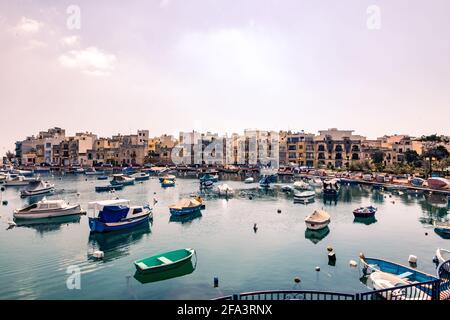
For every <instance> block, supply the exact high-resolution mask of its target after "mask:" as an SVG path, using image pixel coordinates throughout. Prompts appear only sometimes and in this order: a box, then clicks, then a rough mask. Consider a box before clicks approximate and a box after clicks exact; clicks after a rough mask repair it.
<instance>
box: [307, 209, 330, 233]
mask: <svg viewBox="0 0 450 320" xmlns="http://www.w3.org/2000/svg"><path fill="white" fill-rule="evenodd" d="M330 221H331V217H330V215H329V214H328V212H326V211H325V210H315V211H314V212H313V213H312V214H310V215H309V216H307V217H306V218H305V223H306V227H307V228H308V229H310V230H320V229H323V228H325V227H327V226H328V224H329V223H330Z"/></svg>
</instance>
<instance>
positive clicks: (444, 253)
mask: <svg viewBox="0 0 450 320" xmlns="http://www.w3.org/2000/svg"><path fill="white" fill-rule="evenodd" d="M436 260H437V261H438V262H439V263H444V262H446V261H449V260H450V250H446V249H442V248H438V249H437V250H436Z"/></svg>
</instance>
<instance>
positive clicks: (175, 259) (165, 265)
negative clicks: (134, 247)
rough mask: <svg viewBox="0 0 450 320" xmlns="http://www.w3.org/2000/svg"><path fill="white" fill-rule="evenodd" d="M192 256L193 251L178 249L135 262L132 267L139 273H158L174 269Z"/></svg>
mask: <svg viewBox="0 0 450 320" xmlns="http://www.w3.org/2000/svg"><path fill="white" fill-rule="evenodd" d="M194 254H195V250H194V249H191V248H187V249H179V250H174V251H169V252H165V253H160V254H157V255H154V256H151V257H148V258H145V259H141V260H136V261H135V262H134V265H135V267H136V270H137V271H139V272H146V273H147V272H159V271H163V270H167V269H171V268H175V267H177V266H179V265H180V264H183V263H184V262H186V261H189V260H191V258H192V256H193V255H194Z"/></svg>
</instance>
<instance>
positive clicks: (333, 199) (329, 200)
mask: <svg viewBox="0 0 450 320" xmlns="http://www.w3.org/2000/svg"><path fill="white" fill-rule="evenodd" d="M338 198H339V197H338V195H326V194H324V195H323V203H324V204H330V205H331V204H334V205H337V203H338Z"/></svg>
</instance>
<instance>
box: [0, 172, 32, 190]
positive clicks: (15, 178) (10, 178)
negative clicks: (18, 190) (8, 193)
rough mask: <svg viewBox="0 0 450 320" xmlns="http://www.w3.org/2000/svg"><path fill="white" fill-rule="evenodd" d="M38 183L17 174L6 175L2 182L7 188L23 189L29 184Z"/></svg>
mask: <svg viewBox="0 0 450 320" xmlns="http://www.w3.org/2000/svg"><path fill="white" fill-rule="evenodd" d="M35 181H38V180H37V179H36V178H27V177H24V176H22V175H19V174H8V175H6V178H5V180H4V182H3V184H4V185H5V186H9V187H23V186H27V185H28V184H30V182H35Z"/></svg>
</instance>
